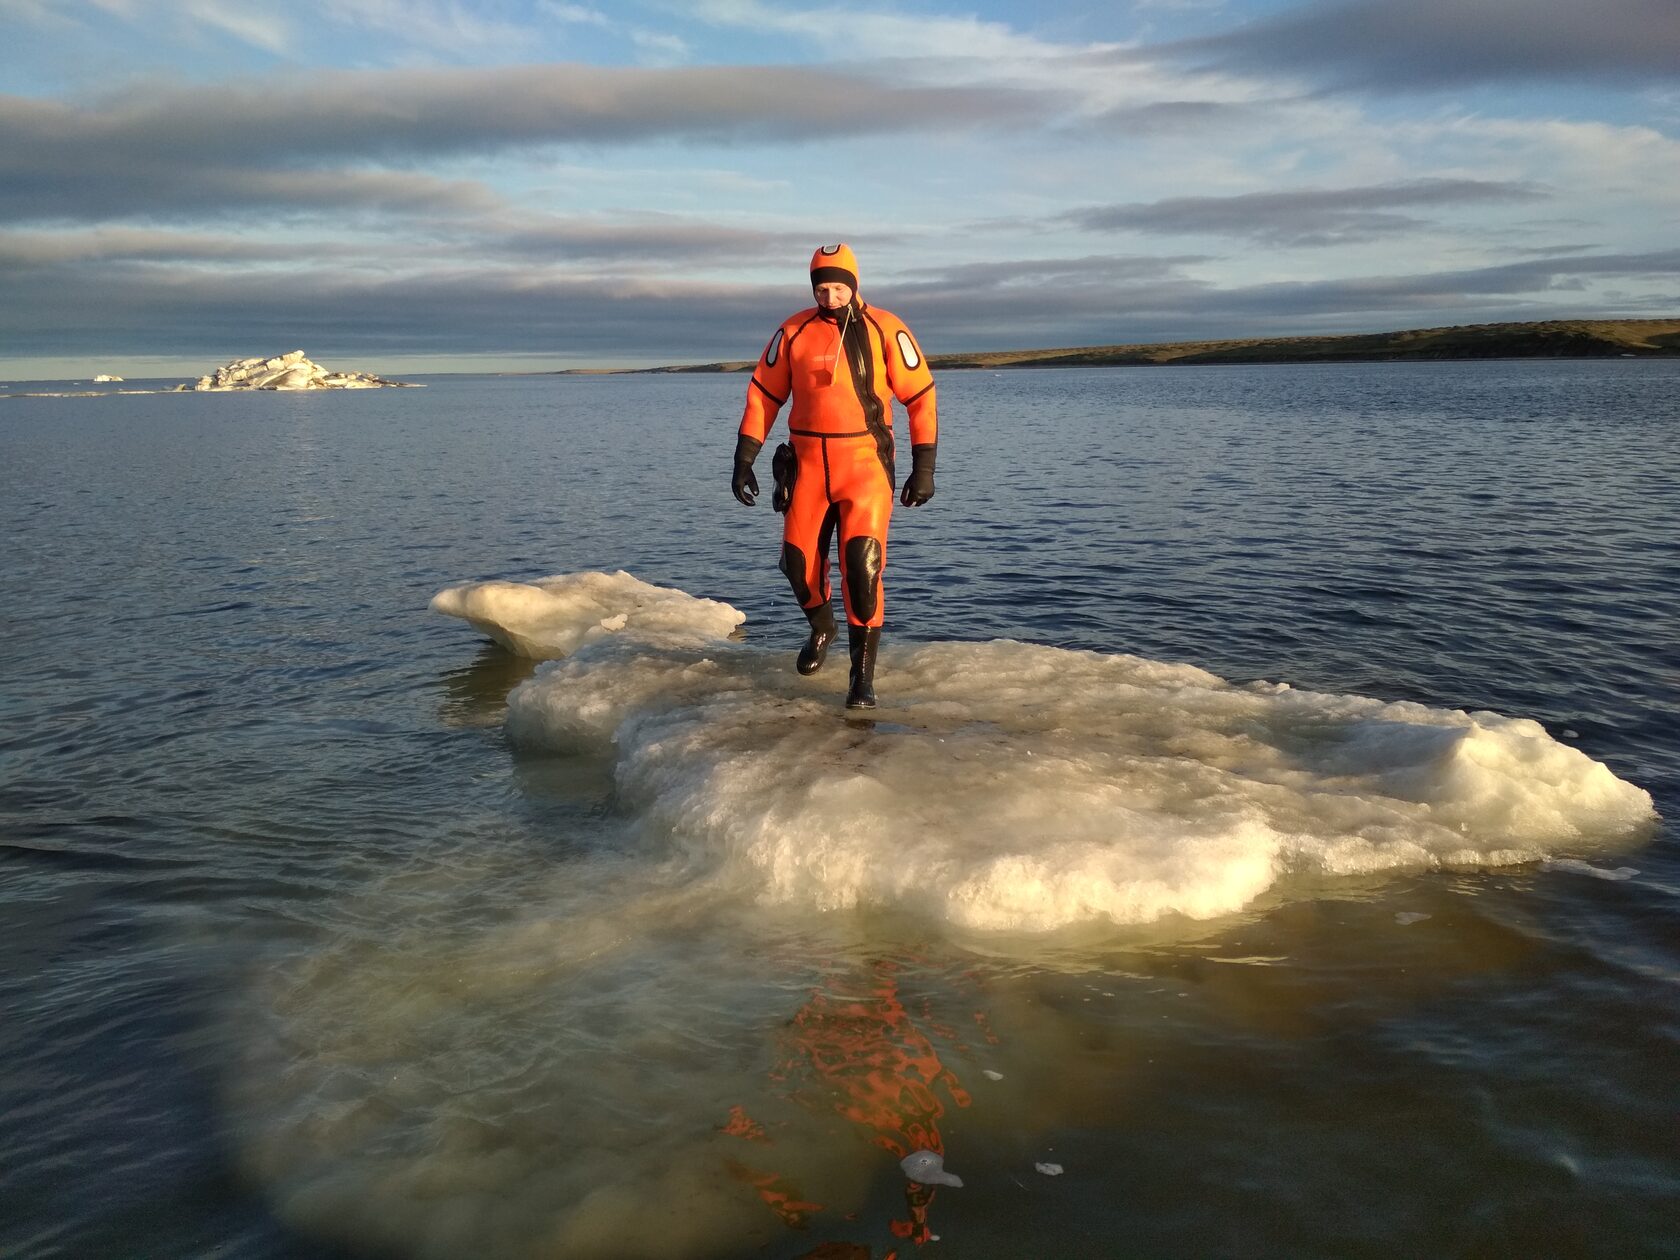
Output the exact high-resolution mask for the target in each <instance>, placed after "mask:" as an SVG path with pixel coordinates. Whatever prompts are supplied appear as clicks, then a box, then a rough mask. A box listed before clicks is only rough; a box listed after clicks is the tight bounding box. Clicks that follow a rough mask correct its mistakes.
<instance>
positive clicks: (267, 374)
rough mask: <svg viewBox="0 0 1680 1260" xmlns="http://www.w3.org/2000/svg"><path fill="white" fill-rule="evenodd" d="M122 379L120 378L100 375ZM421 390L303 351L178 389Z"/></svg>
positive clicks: (245, 363) (231, 365) (229, 368)
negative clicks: (332, 367)
mask: <svg viewBox="0 0 1680 1260" xmlns="http://www.w3.org/2000/svg"><path fill="white" fill-rule="evenodd" d="M98 379H100V380H121V379H122V378H121V377H99V378H98ZM385 388H401V389H419V388H422V387H421V386H418V385H415V384H413V383H412V382H410V381H388V380H386V379H385V378H384V377H383V376H374V375H372V374H371V373H368V372H329V371H328V370H327V369H326V368H324V367H322V366H320V365H319V364H318V363H311V362H310V361H309V359H308V358H306V357H305V356H304V353H303V351H302V350H292V351H290V352H288V353H286V354H278V355H274V356H273V357H258V358H255V359H234V360H232V361H231V362H228V363H224V364H223V365H222V366H221V367H219V368H217V369H216V370H215V371H214V372H210V373H207V374H206V375H204V376H201V377H199V378H198V381H197V383H196V384H193V385H190V386H189V385H179V386H177V387H176V389H177V390H178V391H181V392H187V391H193V392H197V393H227V392H229V391H232V390H247V389H272V390H298V389H385Z"/></svg>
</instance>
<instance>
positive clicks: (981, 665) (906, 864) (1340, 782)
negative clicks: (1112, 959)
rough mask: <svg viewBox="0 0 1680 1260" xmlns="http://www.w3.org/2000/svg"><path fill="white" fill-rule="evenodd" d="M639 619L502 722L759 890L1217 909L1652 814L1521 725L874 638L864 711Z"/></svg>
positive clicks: (1620, 832)
mask: <svg viewBox="0 0 1680 1260" xmlns="http://www.w3.org/2000/svg"><path fill="white" fill-rule="evenodd" d="M595 576H597V577H601V578H604V576H605V575H595ZM620 579H622V580H623V581H628V582H634V579H630V578H628V576H627V575H620ZM638 585H639V584H638ZM667 594H677V595H678V596H679V597H680V598H681V599H686V598H687V597H686V596H680V593H667ZM701 602H702V601H695V603H696V604H699V603H701ZM719 607H724V606H719ZM607 611H608V610H607V609H606V608H605V607H604V606H603V607H602V608H601V609H600V611H593V610H584V611H583V612H580V613H579V614H578V618H577V620H578V622H579V623H582V624H586V625H587V626H594V627H597V628H598V626H599V622H600V621H601V620H602V614H603V613H605V612H607ZM589 612H592V615H590V616H588V619H587V621H586V622H585V621H584V617H585V613H589ZM728 614H729V615H728V616H720V617H719V618H718V620H717V622H716V623H715V625H716V628H718V629H722V628H724V627H727V626H732V625H733V624H734V621H733V617H734V616H738V614H735V613H734V610H733V609H729V610H728ZM636 624H637V614H636V613H635V612H633V611H632V612H630V614H629V626H628V627H627V628H626V630H625V631H624V632H623V633H621V634H619V635H610V634H607V633H605V632H604V631H603V632H598V633H597V635H596V636H595V638H594V639H591V640H590V641H588V642H585V643H584V644H583V646H582V647H581V648H580V650H578V651H577V652H576V654H575V655H573V656H572V657H570V658H569V659H567V660H565V661H562V662H559V663H556V664H552V665H549V666H546V667H544V669H543V670H541V671H539V673H538V674H537V676H536V677H535V678H533V679H531V680H530V681H528V682H526V683H524V684H522V685H521V686H520V687H519V688H517V689H516V690H515V691H514V693H513V694H512V695H511V696H510V697H509V705H508V710H509V711H508V725H507V730H508V734H509V737H510V739H511V740H512V742H514V743H515V744H516V745H518V746H520V747H523V748H528V749H537V750H550V751H567V752H575V751H590V752H594V753H596V754H599V755H603V756H611V757H613V758H614V760H615V767H614V773H615V778H616V780H617V785H618V788H619V792H618V803H619V805H620V807H621V808H623V809H625V810H627V811H629V812H631V813H632V814H633V815H634V816H636V817H637V818H638V819H639V820H640V822H641V823H642V825H643V827H644V829H645V834H646V835H647V837H648V839H649V842H650V843H653V844H663V845H666V846H669V848H670V850H671V851H672V856H673V857H675V858H677V859H679V860H684V861H688V862H690V863H692V864H693V865H694V866H695V867H696V869H697V870H703V871H706V872H708V873H710V874H714V875H716V876H717V877H719V878H721V879H723V880H725V881H726V882H729V883H733V884H735V885H738V886H739V887H740V889H741V891H742V892H743V893H744V894H745V895H747V896H749V897H752V898H754V899H756V900H759V901H762V902H766V903H780V904H795V905H804V906H809V907H812V908H816V909H820V910H839V909H847V908H852V907H859V906H878V907H889V908H893V909H897V910H902V911H908V912H911V913H915V914H920V915H925V916H927V917H930V918H933V919H936V920H942V921H944V922H946V923H948V924H951V925H953V926H955V927H958V928H961V929H967V930H975V931H986V932H997V931H1015V932H1043V931H1049V930H1054V929H1058V928H1063V927H1067V926H1069V925H1072V924H1076V923H1101V922H1107V923H1115V924H1132V923H1147V922H1153V921H1156V920H1159V919H1162V918H1163V917H1166V916H1169V915H1174V914H1177V915H1183V916H1186V917H1188V918H1193V919H1209V918H1213V917H1216V916H1219V915H1224V914H1229V913H1232V912H1235V911H1238V910H1241V909H1242V908H1243V907H1245V906H1247V905H1249V904H1251V903H1252V902H1253V901H1254V900H1255V899H1256V898H1258V897H1259V896H1260V895H1261V894H1262V893H1266V892H1268V891H1270V890H1274V889H1276V888H1278V887H1280V886H1284V887H1286V886H1287V884H1288V883H1289V881H1290V880H1291V879H1296V878H1305V879H1307V880H1309V881H1310V880H1312V879H1317V878H1321V877H1323V876H1325V875H1332V876H1334V875H1351V874H1360V875H1366V874H1372V873H1380V872H1384V871H1398V870H1418V869H1430V868H1440V867H1477V866H1497V865H1504V864H1511V863H1517V862H1529V861H1535V860H1539V859H1543V858H1545V857H1546V856H1548V854H1550V853H1554V852H1560V851H1571V850H1573V851H1576V852H1580V851H1583V849H1587V850H1590V849H1591V848H1592V847H1594V846H1598V847H1600V848H1601V849H1610V848H1613V847H1615V846H1623V847H1625V846H1626V845H1628V844H1630V843H1633V842H1635V841H1636V840H1637V839H1638V838H1639V837H1640V836H1641V835H1642V834H1643V832H1644V830H1645V829H1647V828H1648V827H1649V825H1650V823H1651V821H1652V820H1653V818H1654V813H1653V810H1652V805H1651V798H1650V796H1649V795H1648V794H1647V793H1646V792H1644V791H1642V790H1641V789H1639V788H1637V787H1634V786H1632V785H1631V784H1628V783H1624V782H1622V781H1621V780H1619V779H1617V778H1616V777H1615V776H1614V775H1612V774H1611V773H1610V771H1609V770H1608V769H1606V768H1605V767H1604V766H1602V765H1600V764H1598V763H1597V762H1595V761H1593V760H1591V759H1590V758H1588V757H1587V756H1586V755H1585V754H1583V753H1582V752H1580V751H1579V750H1578V749H1575V748H1571V747H1568V746H1567V745H1564V744H1560V743H1558V742H1557V741H1555V740H1553V739H1551V738H1550V737H1549V736H1548V735H1547V734H1546V733H1545V731H1544V730H1543V729H1542V728H1541V727H1540V726H1539V725H1538V724H1537V723H1535V722H1532V721H1528V720H1525V719H1521V718H1507V717H1501V716H1499V715H1497V714H1492V713H1476V714H1467V713H1462V712H1457V711H1449V710H1441V709H1430V708H1427V707H1425V706H1422V705H1417V704H1384V703H1382V702H1380V701H1377V700H1371V699H1366V698H1363V697H1359V696H1345V695H1329V694H1323V693H1316V692H1309V691H1298V690H1293V689H1291V688H1288V687H1283V686H1276V685H1272V684H1253V685H1248V686H1232V685H1231V684H1228V683H1226V682H1224V681H1223V680H1221V679H1219V678H1217V677H1215V676H1214V675H1212V674H1209V673H1207V672H1205V671H1203V670H1200V669H1196V668H1194V667H1192V666H1188V665H1173V664H1165V663H1162V662H1158V661H1150V660H1144V659H1141V658H1138V657H1133V656H1110V655H1103V654H1100V653H1095V652H1073V651H1066V650H1063V649H1058V648H1049V647H1040V646H1035V645H1030V644H1023V643H1014V642H1008V641H998V642H993V643H929V644H923V645H921V646H918V647H913V648H910V647H894V646H886V647H883V649H882V653H881V658H880V667H879V673H878V676H877V685H878V689H879V690H880V693H881V696H882V700H883V707H882V708H881V709H880V710H878V711H877V712H876V714H875V717H876V719H877V720H876V721H875V722H874V723H873V724H871V723H860V722H855V721H848V720H847V719H846V716H845V714H844V711H843V710H842V709H841V708H840V697H841V694H842V692H843V690H844V677H845V676H844V667H843V666H841V667H840V668H838V669H836V668H835V666H834V664H833V662H831V663H830V667H829V668H828V669H826V670H825V671H824V672H823V673H821V674H818V675H816V676H815V677H812V678H801V677H799V676H798V675H797V674H795V673H794V671H793V669H792V655H793V649H794V646H795V645H794V644H792V643H790V644H788V645H786V647H785V648H784V649H782V650H778V651H769V650H765V649H761V648H753V647H747V646H744V645H741V644H737V643H731V642H726V641H723V640H722V638H721V637H712V638H710V639H705V638H701V639H700V641H699V642H698V644H697V643H696V633H697V630H698V626H699V624H700V623H699V621H698V618H697V619H696V620H694V621H684V622H682V625H683V626H684V627H685V628H686V629H687V631H688V633H689V638H688V639H687V641H684V640H683V639H682V638H681V637H680V636H677V637H670V638H667V639H665V640H663V641H649V640H642V639H638V638H637V637H635V635H634V634H633V633H632V631H633V630H634V629H635V628H636ZM583 637H585V638H587V637H588V636H587V634H585V635H584V636H583Z"/></svg>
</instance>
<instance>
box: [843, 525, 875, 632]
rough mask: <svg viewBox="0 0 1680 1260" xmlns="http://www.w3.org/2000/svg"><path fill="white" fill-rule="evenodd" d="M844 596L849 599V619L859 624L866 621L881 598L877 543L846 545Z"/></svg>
mask: <svg viewBox="0 0 1680 1260" xmlns="http://www.w3.org/2000/svg"><path fill="white" fill-rule="evenodd" d="M846 594H847V596H848V597H849V598H850V599H851V603H852V615H853V616H854V617H856V618H857V619H858V620H859V621H869V620H871V619H872V618H873V617H874V616H875V609H876V608H877V607H878V601H879V599H880V594H881V540H880V539H879V538H864V537H860V538H852V539H849V540H848V541H847V543H846Z"/></svg>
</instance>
